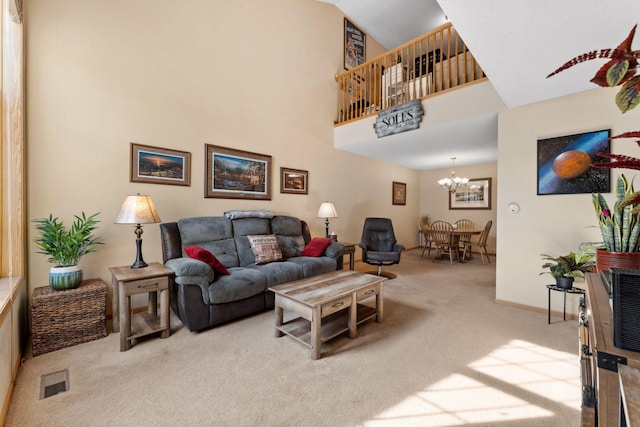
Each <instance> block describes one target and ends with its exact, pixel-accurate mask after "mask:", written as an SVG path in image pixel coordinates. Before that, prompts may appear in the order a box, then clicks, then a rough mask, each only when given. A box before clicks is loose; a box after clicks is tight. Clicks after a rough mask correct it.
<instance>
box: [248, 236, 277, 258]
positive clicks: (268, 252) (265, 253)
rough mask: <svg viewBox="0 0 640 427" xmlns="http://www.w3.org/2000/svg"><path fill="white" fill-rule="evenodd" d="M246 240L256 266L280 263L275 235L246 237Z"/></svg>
mask: <svg viewBox="0 0 640 427" xmlns="http://www.w3.org/2000/svg"><path fill="white" fill-rule="evenodd" d="M247 238H248V239H249V243H250V244H251V249H252V250H253V253H254V254H255V256H256V264H266V263H268V262H271V261H282V251H281V250H280V246H279V245H278V239H277V238H276V235H275V234H262V235H256V236H252V235H248V236H247Z"/></svg>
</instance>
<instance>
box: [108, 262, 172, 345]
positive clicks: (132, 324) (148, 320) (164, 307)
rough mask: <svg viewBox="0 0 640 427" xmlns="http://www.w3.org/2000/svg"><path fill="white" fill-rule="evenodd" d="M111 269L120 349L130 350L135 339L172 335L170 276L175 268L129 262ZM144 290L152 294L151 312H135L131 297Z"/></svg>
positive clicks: (113, 309)
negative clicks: (153, 334)
mask: <svg viewBox="0 0 640 427" xmlns="http://www.w3.org/2000/svg"><path fill="white" fill-rule="evenodd" d="M109 271H111V290H112V298H111V304H112V317H113V332H118V331H120V351H126V350H129V349H130V348H131V345H132V344H131V341H132V340H134V339H136V338H139V337H142V336H145V335H149V334H152V333H155V332H160V337H161V338H167V337H169V335H170V334H171V329H170V325H169V277H170V276H172V275H173V274H174V272H173V270H171V269H170V268H167V267H165V266H164V265H162V264H160V263H157V262H152V263H150V264H149V265H148V266H147V267H144V268H131V267H130V266H128V265H127V266H122V267H111V268H110V269H109ZM142 293H147V294H149V302H148V308H147V311H145V312H142V313H136V314H134V315H132V313H131V297H132V296H133V295H137V294H142ZM158 293H160V315H159V316H158ZM120 329H122V330H120Z"/></svg>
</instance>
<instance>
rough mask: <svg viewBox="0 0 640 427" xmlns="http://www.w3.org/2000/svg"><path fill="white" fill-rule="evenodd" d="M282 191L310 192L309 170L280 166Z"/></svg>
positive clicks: (293, 192) (294, 192)
mask: <svg viewBox="0 0 640 427" xmlns="http://www.w3.org/2000/svg"><path fill="white" fill-rule="evenodd" d="M280 192H281V193H290V194H309V172H308V171H305V170H301V169H290V168H282V167H281V168H280Z"/></svg>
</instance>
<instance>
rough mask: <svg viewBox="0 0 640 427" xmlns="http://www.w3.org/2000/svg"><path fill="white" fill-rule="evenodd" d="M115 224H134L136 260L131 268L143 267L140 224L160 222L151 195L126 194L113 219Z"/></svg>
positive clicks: (144, 264)
mask: <svg viewBox="0 0 640 427" xmlns="http://www.w3.org/2000/svg"><path fill="white" fill-rule="evenodd" d="M113 222H114V223H115V224H136V229H135V233H136V248H137V251H136V261H135V262H134V263H133V264H132V265H131V268H144V267H146V266H147V263H146V262H144V259H142V237H141V236H142V224H153V223H157V222H160V216H159V215H158V212H157V211H156V207H155V206H154V205H153V201H152V200H151V196H147V195H140V194H139V193H138V194H137V195H135V196H127V197H125V199H124V202H122V207H121V208H120V212H118V215H116V218H115V219H114V220H113Z"/></svg>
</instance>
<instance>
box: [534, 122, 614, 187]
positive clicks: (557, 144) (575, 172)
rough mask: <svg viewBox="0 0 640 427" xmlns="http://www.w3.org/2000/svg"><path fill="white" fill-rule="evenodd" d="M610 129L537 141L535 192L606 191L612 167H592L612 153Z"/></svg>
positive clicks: (604, 160) (609, 185)
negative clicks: (604, 154) (605, 155)
mask: <svg viewBox="0 0 640 427" xmlns="http://www.w3.org/2000/svg"><path fill="white" fill-rule="evenodd" d="M610 136H611V129H605V130H598V131H593V132H584V133H578V134H574V135H565V136H558V137H554V138H545V139H539V140H538V147H537V148H538V153H537V154H538V169H537V174H538V193H537V194H538V195H547V194H581V193H608V192H610V191H611V184H610V182H611V170H610V169H609V168H592V167H591V163H593V162H606V161H608V160H607V159H606V158H604V157H600V156H598V153H609V152H611V144H610V141H609V137H610Z"/></svg>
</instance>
